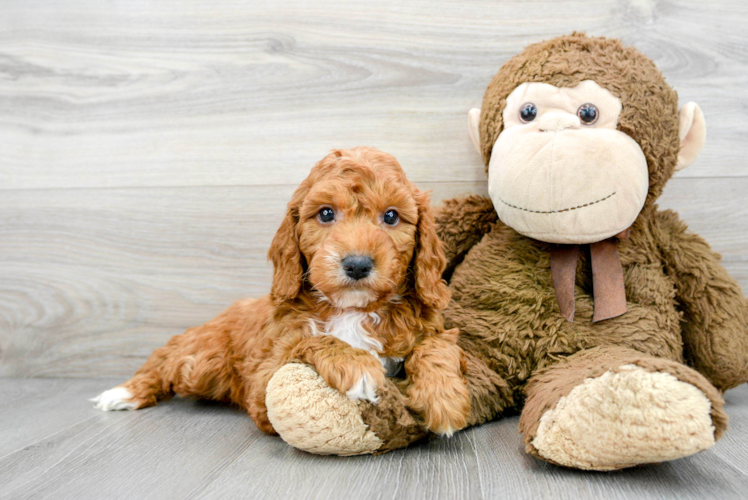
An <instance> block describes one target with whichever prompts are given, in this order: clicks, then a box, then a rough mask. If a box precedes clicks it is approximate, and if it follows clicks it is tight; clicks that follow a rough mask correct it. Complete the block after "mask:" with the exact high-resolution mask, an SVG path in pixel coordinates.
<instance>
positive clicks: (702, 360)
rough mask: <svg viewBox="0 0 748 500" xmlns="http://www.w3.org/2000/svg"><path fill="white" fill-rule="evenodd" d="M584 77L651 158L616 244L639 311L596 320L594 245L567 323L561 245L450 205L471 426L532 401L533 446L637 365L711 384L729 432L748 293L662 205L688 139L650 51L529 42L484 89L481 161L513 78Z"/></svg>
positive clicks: (717, 418) (587, 41)
mask: <svg viewBox="0 0 748 500" xmlns="http://www.w3.org/2000/svg"><path fill="white" fill-rule="evenodd" d="M587 79H591V80H594V81H595V82H597V83H598V84H599V85H601V86H602V87H604V88H606V89H608V90H609V91H611V92H612V93H613V94H614V95H615V96H617V97H619V98H620V99H621V102H622V104H623V110H622V112H621V115H620V124H619V129H620V130H621V131H623V132H624V133H626V134H628V135H629V136H631V137H632V138H633V139H634V140H636V141H637V143H638V144H639V145H640V146H641V148H642V150H643V151H644V154H645V156H646V158H647V163H648V168H649V178H650V188H649V194H648V198H647V202H646V204H645V207H644V209H643V210H642V212H641V213H640V215H639V217H638V218H637V220H636V222H635V223H634V225H633V227H632V231H631V236H630V238H629V239H628V240H625V241H621V242H620V243H619V245H618V249H619V252H620V256H621V263H622V265H623V271H624V278H625V288H626V297H627V302H628V303H627V306H628V312H626V313H625V314H624V315H623V316H620V317H617V318H613V319H610V320H606V321H601V322H597V323H593V322H592V321H591V319H592V312H593V300H592V297H593V295H592V276H591V271H590V266H589V261H588V259H589V255H582V258H581V259H580V262H579V265H578V268H577V276H576V283H577V286H576V290H575V296H576V318H575V321H574V322H573V323H570V322H568V321H566V320H565V319H564V318H563V317H562V316H561V314H560V311H559V307H558V304H557V301H556V296H555V293H554V289H553V287H552V283H551V275H550V260H549V250H550V245H548V244H546V243H542V242H539V241H536V240H532V239H530V238H527V237H525V236H522V235H520V234H518V233H517V232H516V231H514V230H513V229H511V228H509V227H507V226H505V225H504V224H502V223H501V222H500V221H498V219H497V217H496V213H495V211H494V210H493V206H492V203H491V200H489V199H488V198H483V197H478V196H470V197H466V198H458V199H455V200H449V201H447V202H445V203H444V205H443V206H442V207H441V208H440V209H439V210H438V211H437V214H436V221H437V231H438V233H439V236H440V238H441V239H442V240H443V242H444V247H445V249H446V255H447V259H448V266H447V275H450V274H451V282H450V288H451V290H452V303H451V304H450V306H449V308H448V309H447V311H445V324H446V326H447V327H459V328H460V338H459V345H460V346H461V347H462V348H463V350H464V351H465V352H466V355H467V374H466V376H467V379H468V387H469V390H470V397H471V414H470V424H471V425H476V424H480V423H482V422H486V421H489V420H492V419H495V418H498V417H500V416H501V415H502V414H504V413H505V412H506V411H508V410H523V408H524V410H523V414H522V424H521V426H522V427H521V428H522V430H523V432H525V440H526V442H527V443H528V449H529V451H531V452H532V451H533V450H532V448H531V446H530V445H529V443H530V442H531V441H532V438H533V437H534V432H535V430H536V429H537V423H538V420H539V418H540V416H541V415H542V414H543V413H544V412H545V411H546V410H548V409H550V408H552V407H553V406H554V405H555V404H556V402H557V401H558V398H559V397H561V396H562V395H565V394H568V392H569V391H570V390H571V389H572V388H573V387H574V386H575V385H577V384H579V383H580V382H581V381H582V380H584V379H585V378H588V377H595V376H596V375H599V374H600V373H602V372H603V371H605V370H616V369H617V367H619V366H621V365H623V364H635V365H638V366H640V367H643V368H645V369H646V370H649V371H661V372H665V373H668V374H671V375H673V376H675V377H676V378H678V379H679V380H680V381H683V382H687V383H690V384H692V385H694V386H696V387H697V388H699V389H701V391H702V392H703V393H704V394H705V395H706V396H707V397H708V399H709V400H710V401H711V403H712V419H713V424H714V427H715V429H716V431H715V438H718V437H719V436H720V435H721V434H722V432H723V431H724V430H725V428H726V424H727V418H726V416H725V414H724V412H723V411H722V399H721V397H720V394H719V391H725V390H727V389H729V388H731V387H735V386H736V385H738V384H742V383H744V382H746V381H748V303H747V302H746V299H745V298H744V297H743V294H742V292H741V289H740V286H739V285H738V284H737V283H736V282H735V281H734V280H733V279H731V278H730V277H729V276H728V275H727V273H726V271H725V270H724V268H722V266H721V265H720V256H719V255H717V254H716V253H714V252H713V251H712V250H711V249H710V248H709V245H708V244H707V243H706V242H704V240H703V239H701V238H700V237H699V236H697V235H694V234H691V233H688V232H687V231H686V226H685V224H684V223H683V222H681V221H680V220H679V219H678V216H677V215H676V214H675V213H673V212H671V211H658V210H657V207H656V205H655V204H654V202H655V200H656V199H657V197H658V196H659V195H660V193H661V192H662V189H663V187H664V185H665V183H666V182H667V180H668V179H669V178H670V176H671V175H672V173H673V169H674V166H675V164H676V158H677V153H678V148H679V137H678V113H677V95H676V93H675V91H673V90H672V89H671V88H670V87H669V86H668V85H667V83H665V81H664V79H663V77H662V75H661V74H660V72H659V71H658V70H657V69H656V67H655V66H654V64H653V63H652V61H650V60H649V59H648V58H646V57H645V56H643V55H642V54H640V53H639V52H638V51H636V50H635V49H633V48H631V47H626V46H624V45H622V44H621V43H620V42H619V41H617V40H610V39H605V38H591V37H587V36H584V35H581V34H573V35H571V36H566V37H560V38H556V39H553V40H550V41H547V42H543V43H539V44H536V45H532V46H530V47H528V48H527V49H526V50H525V51H524V52H522V53H521V54H519V55H518V56H516V57H514V58H513V59H511V60H510V61H509V62H507V63H506V64H505V65H504V66H503V67H502V68H501V70H500V71H499V73H498V74H497V75H496V77H495V78H494V79H493V81H492V82H491V84H490V85H489V87H488V90H487V91H486V95H485V98H484V101H483V108H482V115H481V123H480V132H481V144H482V148H483V156H484V160H485V162H486V165H488V161H489V159H490V155H491V148H492V146H493V144H494V142H495V140H496V138H497V137H498V134H499V133H500V132H501V130H502V119H501V114H502V110H503V108H504V105H505V103H506V97H507V96H508V95H509V93H510V92H511V91H512V90H513V89H514V88H515V87H517V86H518V85H519V84H521V83H523V82H546V83H551V84H553V85H556V86H560V87H568V86H575V85H576V84H578V83H579V82H581V81H583V80H587ZM686 365H688V366H686ZM689 366H690V367H691V368H689ZM388 404H396V401H394V400H391V401H390V402H389V403H388ZM365 421H366V418H365ZM380 427H381V426H380ZM399 432H400V429H399V427H398V425H397V424H396V423H395V422H392V425H391V428H390V429H389V434H388V433H387V432H385V431H384V430H381V431H379V432H378V436H379V437H380V438H382V439H385V440H387V436H388V435H393V436H395V435H398V436H400V434H398V433H399Z"/></svg>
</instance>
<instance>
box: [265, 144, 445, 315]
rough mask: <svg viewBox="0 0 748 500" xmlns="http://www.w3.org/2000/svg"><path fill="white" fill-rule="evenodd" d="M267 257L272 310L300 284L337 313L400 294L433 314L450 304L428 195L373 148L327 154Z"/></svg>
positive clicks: (291, 207)
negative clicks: (270, 269)
mask: <svg viewBox="0 0 748 500" xmlns="http://www.w3.org/2000/svg"><path fill="white" fill-rule="evenodd" d="M268 257H269V258H270V259H271V260H272V261H273V266H274V274H273V286H272V290H271V296H272V298H273V301H274V302H275V303H276V304H277V303H280V302H283V301H285V300H291V299H293V298H295V297H296V296H298V294H299V293H300V292H301V291H302V288H303V287H304V285H305V283H308V284H309V286H310V288H311V289H312V291H314V292H317V293H318V294H319V297H320V298H321V299H323V300H329V301H330V302H331V303H332V304H333V305H335V306H336V307H339V308H351V307H354V308H363V307H366V306H368V305H369V304H371V303H372V302H375V301H378V300H382V299H396V298H397V295H398V294H400V293H405V294H412V295H414V296H415V298H416V299H417V300H420V301H421V302H422V303H424V304H425V305H427V306H430V307H434V308H437V309H444V308H445V307H446V306H447V303H448V302H449V290H448V289H447V287H446V284H445V283H444V281H442V279H441V274H442V271H443V270H444V266H445V264H446V261H445V258H444V253H443V251H442V248H441V242H440V241H439V240H438V238H437V236H436V231H435V228H434V218H433V216H432V214H431V209H430V207H429V197H428V194H427V193H422V192H420V191H419V190H418V189H416V187H415V186H414V185H413V184H411V183H410V182H409V181H408V180H407V179H406V177H405V173H404V172H403V170H402V168H401V167H400V164H399V163H398V162H397V160H395V158H394V157H392V156H391V155H389V154H387V153H383V152H381V151H378V150H376V149H372V148H354V149H350V150H336V151H333V152H332V153H330V154H329V155H327V156H326V157H325V158H323V159H322V161H320V162H319V163H318V164H317V165H316V166H315V167H314V168H313V169H312V172H311V174H310V175H309V177H308V178H307V179H306V180H305V181H304V182H302V184H301V186H299V188H298V189H297V190H296V192H295V193H294V196H293V198H292V199H291V202H290V203H289V204H288V211H287V213H286V217H285V219H284V220H283V223H282V224H281V227H280V229H279V230H278V233H277V234H276V235H275V238H274V239H273V243H272V245H271V247H270V251H269V253H268ZM411 289H412V290H411Z"/></svg>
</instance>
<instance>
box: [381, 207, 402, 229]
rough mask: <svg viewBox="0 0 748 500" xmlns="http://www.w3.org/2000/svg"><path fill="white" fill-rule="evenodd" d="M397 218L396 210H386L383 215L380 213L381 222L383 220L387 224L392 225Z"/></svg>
mask: <svg viewBox="0 0 748 500" xmlns="http://www.w3.org/2000/svg"><path fill="white" fill-rule="evenodd" d="M399 220H400V216H399V215H398V214H397V210H392V209H390V210H387V211H386V212H385V213H384V215H382V222H384V223H385V224H387V225H388V226H394V225H395V224H397V222H398V221H399Z"/></svg>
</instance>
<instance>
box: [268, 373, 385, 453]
mask: <svg viewBox="0 0 748 500" xmlns="http://www.w3.org/2000/svg"><path fill="white" fill-rule="evenodd" d="M265 404H266V405H267V409H268V418H269V419H270V423H271V424H273V428H274V429H275V430H276V432H277V433H278V434H280V436H281V438H283V440H284V441H285V442H287V443H288V444H290V445H291V446H293V447H295V448H298V449H300V450H304V451H308V452H309V453H315V454H318V455H344V456H345V455H363V454H367V453H373V452H375V451H377V450H378V449H379V448H380V447H381V446H382V440H381V439H379V438H378V437H377V436H376V435H375V434H374V433H373V432H372V431H370V430H369V429H368V426H367V425H366V424H365V423H364V421H363V419H362V418H361V410H360V404H361V403H360V402H359V401H352V400H350V399H348V398H347V397H346V396H344V395H343V394H341V393H340V392H338V391H336V390H335V389H332V388H331V387H329V386H328V385H327V384H326V383H325V381H324V380H322V377H320V376H319V375H318V374H317V372H316V371H314V369H313V368H311V367H310V366H307V365H304V364H299V363H289V364H287V365H284V366H283V367H281V368H280V369H279V370H278V371H277V372H276V373H275V375H273V378H271V379H270V382H269V383H268V387H267V394H266V396H265Z"/></svg>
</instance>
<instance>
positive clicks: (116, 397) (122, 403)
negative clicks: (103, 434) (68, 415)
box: [89, 387, 138, 411]
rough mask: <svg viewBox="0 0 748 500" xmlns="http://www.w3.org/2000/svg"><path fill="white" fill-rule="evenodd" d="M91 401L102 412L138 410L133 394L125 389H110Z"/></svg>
mask: <svg viewBox="0 0 748 500" xmlns="http://www.w3.org/2000/svg"><path fill="white" fill-rule="evenodd" d="M89 401H92V402H93V403H94V408H98V409H99V410H102V411H112V410H137V409H138V404H137V403H136V402H134V401H133V400H132V393H131V392H130V391H128V390H127V389H125V388H124V387H115V388H114V389H109V390H108V391H104V392H102V393H101V394H99V395H98V396H96V397H95V398H91V399H89Z"/></svg>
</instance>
